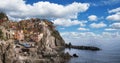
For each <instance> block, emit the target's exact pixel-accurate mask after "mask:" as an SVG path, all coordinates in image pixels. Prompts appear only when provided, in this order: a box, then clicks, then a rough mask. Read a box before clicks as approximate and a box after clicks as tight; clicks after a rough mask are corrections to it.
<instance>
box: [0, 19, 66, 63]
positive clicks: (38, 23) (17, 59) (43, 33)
mask: <svg viewBox="0 0 120 63" xmlns="http://www.w3.org/2000/svg"><path fill="white" fill-rule="evenodd" d="M3 18H4V17H3ZM1 21H2V24H0V30H1V31H2V33H1V34H0V35H2V37H1V38H0V63H41V62H42V63H48V62H49V63H56V62H57V63H58V62H60V63H61V61H62V63H63V60H64V58H62V57H63V55H64V53H62V54H63V55H61V53H60V52H59V51H60V50H62V49H64V46H65V42H64V40H63V39H62V37H61V36H60V34H59V32H58V31H57V30H56V29H55V26H54V24H53V23H52V22H51V21H48V20H45V19H37V18H34V19H33V18H32V19H28V20H22V21H19V22H16V21H9V20H8V19H7V21H6V20H3V19H2V18H1ZM53 57H54V58H53ZM51 60H52V62H51ZM60 60H61V61H60Z"/></svg>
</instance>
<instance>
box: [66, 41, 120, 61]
mask: <svg viewBox="0 0 120 63" xmlns="http://www.w3.org/2000/svg"><path fill="white" fill-rule="evenodd" d="M108 41H109V42H108ZM72 44H74V45H89V46H96V47H99V48H101V49H102V50H101V51H88V50H77V49H71V50H69V49H66V50H65V52H69V53H70V54H71V55H72V54H74V53H76V54H77V55H78V56H79V57H78V58H71V59H70V60H69V61H68V63H120V41H119V40H101V41H95V42H94V41H90V42H72Z"/></svg>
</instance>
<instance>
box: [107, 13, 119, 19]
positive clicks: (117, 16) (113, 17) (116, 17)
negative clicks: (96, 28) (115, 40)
mask: <svg viewBox="0 0 120 63" xmlns="http://www.w3.org/2000/svg"><path fill="white" fill-rule="evenodd" d="M106 19H107V20H112V21H120V14H117V13H116V14H113V15H109V16H107V18H106Z"/></svg>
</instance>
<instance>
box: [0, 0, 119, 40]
mask: <svg viewBox="0 0 120 63" xmlns="http://www.w3.org/2000/svg"><path fill="white" fill-rule="evenodd" d="M0 11H3V12H5V13H7V15H8V16H9V19H11V20H16V21H18V20H21V19H28V18H32V17H35V18H36V17H37V18H45V19H48V20H51V21H52V22H53V23H54V24H55V25H56V26H57V30H58V31H59V32H60V33H61V35H62V36H63V38H64V39H65V41H66V42H69V41H74V40H76V41H82V40H83V39H84V40H88V39H91V38H92V39H109V40H110V39H115V40H117V39H120V0H0Z"/></svg>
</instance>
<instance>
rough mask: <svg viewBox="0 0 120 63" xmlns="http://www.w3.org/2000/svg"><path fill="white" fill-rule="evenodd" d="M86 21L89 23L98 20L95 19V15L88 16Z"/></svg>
mask: <svg viewBox="0 0 120 63" xmlns="http://www.w3.org/2000/svg"><path fill="white" fill-rule="evenodd" d="M88 19H89V20H90V21H96V20H97V19H98V18H97V16H96V15H90V16H88Z"/></svg>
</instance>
